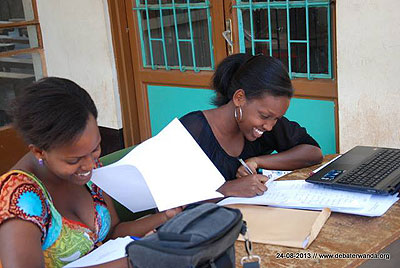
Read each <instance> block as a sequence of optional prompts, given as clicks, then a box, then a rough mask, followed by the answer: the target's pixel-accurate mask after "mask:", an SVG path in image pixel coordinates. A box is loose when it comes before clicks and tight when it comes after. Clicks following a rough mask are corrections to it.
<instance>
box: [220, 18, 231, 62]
mask: <svg viewBox="0 0 400 268" xmlns="http://www.w3.org/2000/svg"><path fill="white" fill-rule="evenodd" d="M225 29H226V30H225V31H223V32H222V36H223V37H224V39H225V41H226V42H227V43H228V55H232V54H233V38H232V20H231V19H227V20H226V21H225Z"/></svg>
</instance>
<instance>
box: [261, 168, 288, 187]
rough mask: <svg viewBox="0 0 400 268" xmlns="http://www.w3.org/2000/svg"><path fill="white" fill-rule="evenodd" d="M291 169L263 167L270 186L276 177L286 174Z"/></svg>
mask: <svg viewBox="0 0 400 268" xmlns="http://www.w3.org/2000/svg"><path fill="white" fill-rule="evenodd" d="M291 172H292V171H290V170H270V169H263V170H262V174H263V175H264V176H267V177H268V181H267V182H266V183H265V185H267V186H268V187H269V185H270V184H271V183H272V182H273V181H274V180H276V179H279V178H280V177H283V176H285V175H286V174H289V173H291Z"/></svg>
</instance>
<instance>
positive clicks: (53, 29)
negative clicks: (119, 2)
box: [37, 0, 122, 129]
mask: <svg viewBox="0 0 400 268" xmlns="http://www.w3.org/2000/svg"><path fill="white" fill-rule="evenodd" d="M37 3H38V13H39V20H40V25H41V29H42V36H43V46H44V51H45V57H46V66H47V74H48V75H49V76H60V77H65V78H69V79H71V80H73V81H75V82H76V83H78V84H79V85H80V86H82V87H83V88H85V89H86V90H87V91H88V92H89V93H90V95H91V96H92V98H93V99H94V101H95V103H96V106H97V109H98V111H99V117H98V122H99V125H101V126H105V127H110V128H118V129H119V128H121V127H122V120H121V108H120V101H119V93H118V85H117V80H116V79H117V78H116V69H115V61H114V55H113V50H112V39H111V30H110V25H109V17H108V7H107V0H84V1H82V0H38V1H37Z"/></svg>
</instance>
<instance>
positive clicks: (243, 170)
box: [236, 158, 257, 178]
mask: <svg viewBox="0 0 400 268" xmlns="http://www.w3.org/2000/svg"><path fill="white" fill-rule="evenodd" d="M238 161H239V162H240V164H241V165H242V166H241V167H239V168H238V170H237V172H236V177H237V178H240V177H245V176H248V175H253V174H257V163H256V162H254V161H252V160H251V159H247V162H245V161H243V159H241V158H238Z"/></svg>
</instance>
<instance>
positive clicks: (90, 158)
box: [43, 115, 101, 185]
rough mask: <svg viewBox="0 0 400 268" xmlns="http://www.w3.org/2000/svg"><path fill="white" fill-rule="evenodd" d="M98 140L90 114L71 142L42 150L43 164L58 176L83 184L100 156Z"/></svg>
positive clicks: (90, 175)
mask: <svg viewBox="0 0 400 268" xmlns="http://www.w3.org/2000/svg"><path fill="white" fill-rule="evenodd" d="M100 141H101V137H100V132H99V128H98V126H97V122H96V119H95V118H94V117H93V116H92V115H90V116H89V119H88V121H87V124H86V127H85V129H84V131H83V132H82V133H81V134H80V135H79V136H78V137H77V138H76V139H75V140H74V141H73V142H71V143H70V144H66V145H61V146H57V147H55V148H53V149H51V150H49V151H44V152H43V156H44V157H43V158H44V160H45V165H46V166H47V168H48V169H49V170H50V171H51V172H52V173H54V174H55V175H56V176H57V177H58V178H60V179H64V180H68V181H70V182H71V183H74V184H78V185H84V184H86V183H87V182H88V181H89V180H90V179H91V177H92V170H93V168H94V167H95V164H96V160H97V159H98V158H99V157H100V153H101V148H100Z"/></svg>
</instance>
